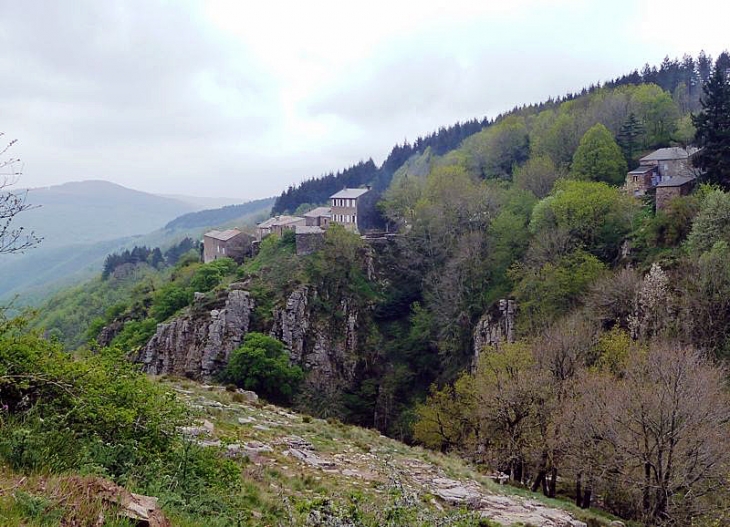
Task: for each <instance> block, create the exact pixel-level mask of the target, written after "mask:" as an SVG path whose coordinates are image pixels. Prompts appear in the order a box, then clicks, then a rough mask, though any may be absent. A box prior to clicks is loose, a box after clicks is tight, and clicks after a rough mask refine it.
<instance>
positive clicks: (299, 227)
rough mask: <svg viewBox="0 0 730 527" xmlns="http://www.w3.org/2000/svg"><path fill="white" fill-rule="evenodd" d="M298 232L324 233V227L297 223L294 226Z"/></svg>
mask: <svg viewBox="0 0 730 527" xmlns="http://www.w3.org/2000/svg"><path fill="white" fill-rule="evenodd" d="M294 232H295V233H296V234H324V229H322V228H320V227H317V226H316V225H314V226H310V225H297V226H296V227H294Z"/></svg>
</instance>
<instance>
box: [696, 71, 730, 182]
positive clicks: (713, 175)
mask: <svg viewBox="0 0 730 527" xmlns="http://www.w3.org/2000/svg"><path fill="white" fill-rule="evenodd" d="M703 91H704V97H703V98H702V100H701V101H700V102H701V104H702V111H701V112H700V113H699V114H698V115H695V116H693V117H692V123H693V124H694V125H695V128H697V133H696V135H695V141H696V142H697V146H699V147H700V148H702V150H701V151H700V152H698V153H697V155H696V156H695V160H694V163H695V166H696V167H698V168H700V169H701V170H702V171H703V176H702V178H703V179H704V180H705V181H707V182H710V183H716V184H718V185H720V186H722V187H723V188H724V189H726V190H730V82H728V78H727V75H726V73H725V71H724V68H723V65H722V64H718V65H716V66H715V69H714V70H713V73H712V76H711V77H710V79H709V80H708V81H707V84H706V85H705V86H704V88H703Z"/></svg>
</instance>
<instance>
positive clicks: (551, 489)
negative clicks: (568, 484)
mask: <svg viewBox="0 0 730 527" xmlns="http://www.w3.org/2000/svg"><path fill="white" fill-rule="evenodd" d="M557 481H558V469H557V468H555V467H553V468H551V469H550V484H549V485H548V491H547V494H546V496H547V497H548V498H554V497H555V486H556V485H557Z"/></svg>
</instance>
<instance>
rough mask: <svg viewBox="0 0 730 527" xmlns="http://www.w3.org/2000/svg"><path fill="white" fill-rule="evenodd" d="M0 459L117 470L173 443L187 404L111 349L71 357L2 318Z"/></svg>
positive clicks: (21, 465) (34, 466) (18, 465)
mask: <svg viewBox="0 0 730 527" xmlns="http://www.w3.org/2000/svg"><path fill="white" fill-rule="evenodd" d="M0 397H1V400H0V403H1V404H2V406H3V410H2V412H0V459H3V460H4V461H5V462H6V463H8V464H9V465H10V466H11V467H12V468H14V469H15V470H21V471H26V472H27V471H36V470H41V469H50V470H52V471H64V470H69V469H72V468H74V469H79V468H81V469H82V470H86V471H90V472H96V473H102V474H105V475H111V476H113V477H121V476H124V475H125V474H128V473H129V472H130V471H131V470H132V468H133V467H134V466H136V465H140V464H144V463H145V462H146V461H147V460H149V459H150V458H152V457H154V456H156V455H158V454H159V453H161V452H164V451H167V450H168V449H169V448H171V445H172V443H173V442H174V439H175V436H176V432H175V430H176V428H177V427H178V426H179V425H180V424H182V423H183V421H184V416H185V413H184V409H183V407H182V405H180V404H178V403H177V402H176V401H175V400H174V396H173V395H171V394H169V393H167V392H166V391H165V390H164V388H163V387H161V386H158V385H155V384H153V383H152V382H151V381H150V380H149V379H147V377H146V376H145V375H143V374H142V373H140V372H139V371H138V370H137V368H136V367H135V366H134V365H132V364H131V363H129V362H128V361H126V360H125V358H124V356H123V355H122V354H121V353H120V352H118V351H115V350H108V349H107V350H102V351H101V352H99V353H97V354H95V355H88V356H81V357H78V358H74V357H73V356H71V355H69V354H66V353H64V352H63V351H62V350H61V347H60V346H59V345H58V344H55V343H52V342H49V341H47V340H44V339H42V338H41V337H40V336H38V335H37V334H35V333H30V332H28V331H26V329H25V321H23V320H14V321H10V322H7V321H0Z"/></svg>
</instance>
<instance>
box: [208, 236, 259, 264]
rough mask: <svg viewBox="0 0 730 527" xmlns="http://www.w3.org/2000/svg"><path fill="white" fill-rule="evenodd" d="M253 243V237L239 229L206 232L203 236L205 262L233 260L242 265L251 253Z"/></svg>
mask: <svg viewBox="0 0 730 527" xmlns="http://www.w3.org/2000/svg"><path fill="white" fill-rule="evenodd" d="M252 241H253V236H251V235H249V234H246V233H245V232H241V231H239V230H238V229H228V230H225V231H216V230H213V231H209V232H206V233H205V234H204V235H203V262H205V263H208V262H212V261H214V260H217V259H218V258H233V259H234V260H236V261H237V262H239V263H240V262H241V261H243V258H244V257H245V256H246V254H247V253H248V252H250V250H251V242H252Z"/></svg>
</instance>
